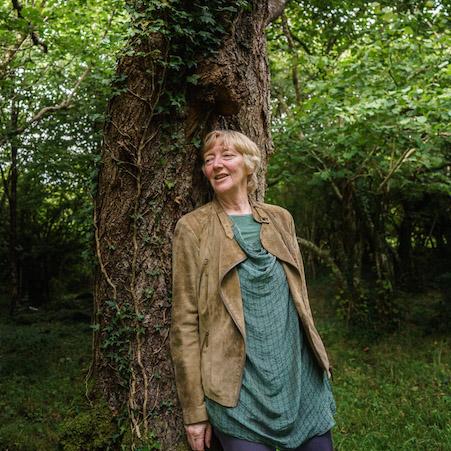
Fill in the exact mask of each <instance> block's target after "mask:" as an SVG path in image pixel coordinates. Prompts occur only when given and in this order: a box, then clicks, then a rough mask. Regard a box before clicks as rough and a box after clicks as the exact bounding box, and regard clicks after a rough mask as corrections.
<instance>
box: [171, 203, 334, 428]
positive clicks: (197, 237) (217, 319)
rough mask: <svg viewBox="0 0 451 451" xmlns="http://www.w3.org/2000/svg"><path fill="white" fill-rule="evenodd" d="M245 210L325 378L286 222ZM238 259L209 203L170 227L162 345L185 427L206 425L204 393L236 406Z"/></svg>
mask: <svg viewBox="0 0 451 451" xmlns="http://www.w3.org/2000/svg"><path fill="white" fill-rule="evenodd" d="M251 207H252V214H253V216H254V218H255V220H256V221H258V222H260V223H261V224H262V227H261V232H260V237H261V242H262V245H263V247H264V248H265V249H266V250H267V251H268V252H270V253H271V254H273V255H274V256H276V257H277V258H278V259H279V260H280V261H281V262H282V265H283V268H284V270H285V273H286V277H287V281H288V284H289V287H290V291H291V294H292V297H293V300H294V303H295V305H296V309H297V311H298V313H299V317H300V318H301V320H302V325H303V327H304V331H305V333H306V336H307V338H308V341H309V343H310V346H311V349H312V350H313V353H314V355H315V357H316V359H317V361H318V363H319V365H320V366H321V367H322V368H324V370H325V371H326V372H327V374H328V376H329V377H330V368H329V360H328V357H327V354H326V350H325V348H324V345H323V342H322V341H321V338H320V336H319V334H318V332H317V330H316V328H315V325H314V323H313V317H312V313H311V311H310V306H309V300H308V295H307V287H306V284H305V276H304V266H303V263H302V258H301V254H300V251H299V246H298V243H297V240H296V233H295V228H294V222H293V218H292V217H291V215H290V213H289V212H288V211H287V210H285V209H283V208H281V207H277V206H275V205H269V204H265V203H258V202H251ZM245 258H246V255H245V254H244V252H243V251H242V250H241V248H240V246H239V245H238V243H237V242H236V241H235V240H234V239H233V231H232V222H231V220H230V218H229V217H228V215H227V214H226V213H225V212H224V210H223V209H222V207H221V205H220V203H219V202H218V201H217V200H216V199H214V200H213V201H212V202H210V203H208V204H206V205H204V206H202V207H200V208H198V209H196V210H194V211H192V212H191V213H188V214H187V215H185V216H183V217H182V218H181V219H180V220H179V221H178V223H177V225H176V228H175V234H174V242H173V266H172V270H173V291H172V295H173V299H172V303H173V304H172V323H171V330H170V346H171V354H172V360H173V364H174V369H175V381H176V386H177V392H178V396H179V400H180V404H181V407H182V411H183V419H184V422H185V424H192V423H197V422H201V421H205V420H207V419H208V417H207V412H206V408H205V404H204V395H206V396H208V397H209V398H210V399H212V400H214V401H216V402H218V403H219V404H222V405H224V406H227V407H234V406H236V405H237V403H238V398H239V393H240V388H241V382H242V377H243V370H244V363H245V359H246V351H245V347H246V330H245V325H244V315H243V305H242V298H241V292H240V283H239V278H238V272H237V270H236V266H237V265H238V264H239V263H240V262H242V261H243V260H245Z"/></svg>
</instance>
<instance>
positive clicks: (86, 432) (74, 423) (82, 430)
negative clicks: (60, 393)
mask: <svg viewBox="0 0 451 451" xmlns="http://www.w3.org/2000/svg"><path fill="white" fill-rule="evenodd" d="M111 420H112V418H111V411H110V409H109V408H108V406H105V405H101V404H98V405H96V406H95V407H94V408H92V409H90V410H87V411H82V412H80V413H79V414H78V415H76V416H75V417H74V418H69V419H67V420H65V421H64V422H63V423H62V424H61V427H60V434H59V444H60V447H61V449H63V450H64V451H79V450H80V451H81V450H108V449H112V448H111V447H110V445H111V443H112V437H113V436H114V433H115V425H114V424H113V423H112V421H111Z"/></svg>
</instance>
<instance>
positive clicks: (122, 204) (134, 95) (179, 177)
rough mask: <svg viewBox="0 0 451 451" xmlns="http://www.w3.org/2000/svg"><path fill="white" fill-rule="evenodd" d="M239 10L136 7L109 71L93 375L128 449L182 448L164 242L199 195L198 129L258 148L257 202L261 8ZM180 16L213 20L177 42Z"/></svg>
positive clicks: (98, 206)
mask: <svg viewBox="0 0 451 451" xmlns="http://www.w3.org/2000/svg"><path fill="white" fill-rule="evenodd" d="M151 3H155V2H151ZM158 3H159V2H158ZM200 3H202V2H200ZM250 3H251V7H250V8H249V9H248V11H247V12H243V11H233V10H227V12H224V10H222V9H220V7H221V5H222V6H224V5H225V4H227V5H229V6H230V4H233V2H230V1H229V2H224V1H210V2H205V5H208V6H204V7H203V9H202V12H201V14H202V15H203V16H200V15H199V14H200V13H199V12H198V11H197V10H196V8H197V6H196V5H193V4H192V3H191V2H179V5H178V6H177V11H175V10H174V7H173V6H171V8H172V10H171V11H169V12H168V11H166V10H165V9H164V7H163V6H161V9H155V8H153V10H151V8H149V11H151V12H148V11H144V10H142V9H141V10H138V13H137V14H136V17H138V19H136V20H137V21H139V23H135V24H134V26H135V27H136V28H137V29H140V30H144V31H141V32H140V34H136V35H135V37H134V38H133V39H132V41H131V43H130V45H129V49H128V50H127V51H126V52H125V56H123V57H122V58H121V59H120V61H119V64H118V69H117V75H118V82H117V83H116V88H117V89H118V91H119V93H118V95H116V96H115V97H114V98H113V99H111V101H110V103H109V106H108V120H107V122H106V125H105V129H104V143H103V148H102V151H101V166H100V172H99V178H98V191H97V194H96V199H95V212H94V222H95V237H96V253H97V258H98V270H97V272H96V281H95V293H94V299H95V323H96V325H95V330H96V331H97V332H96V333H95V335H94V364H93V370H94V372H93V374H94V376H95V380H96V381H97V382H98V384H97V386H98V387H99V388H100V389H101V391H102V393H103V395H104V396H105V398H106V399H107V401H108V403H109V405H110V407H111V408H112V409H113V412H114V413H115V414H116V415H118V417H121V416H122V415H123V414H124V411H125V416H126V417H127V419H129V420H130V422H131V430H132V447H134V446H135V445H137V444H138V443H147V444H149V443H150V444H151V442H152V440H157V441H159V443H160V444H161V446H162V449H164V450H173V449H184V445H183V443H184V431H183V427H182V419H181V412H180V411H179V408H178V403H177V398H176V392H175V386H174V378H173V370H172V364H171V361H170V356H169V346H168V340H167V338H168V332H169V326H170V307H171V301H170V299H171V239H172V233H173V229H174V226H175V223H176V221H177V220H178V219H179V218H180V216H181V215H183V214H185V213H187V212H189V211H191V210H192V209H194V208H195V207H197V206H200V205H201V204H203V203H204V202H205V201H207V200H208V198H209V191H208V187H207V183H206V181H205V180H203V176H202V175H201V170H200V161H199V155H198V153H199V145H200V142H201V139H202V138H203V136H205V134H206V133H207V132H209V131H210V130H212V129H214V128H228V129H234V130H239V131H242V132H243V133H245V134H247V135H248V136H249V137H250V138H251V139H253V140H254V141H255V142H256V143H257V144H258V145H259V146H260V148H261V150H262V157H263V158H262V163H263V164H262V169H261V172H260V174H259V176H260V179H259V180H260V184H259V188H258V191H257V197H258V198H259V199H262V198H263V195H264V173H265V169H266V159H267V155H268V154H269V153H270V151H271V147H272V143H271V138H270V132H269V104H268V99H269V77H268V67H267V61H266V42H265V36H264V29H265V26H266V24H267V22H268V20H269V18H270V17H269V16H270V14H271V13H270V5H268V1H263V2H262V1H256V0H255V1H252V2H250ZM137 4H141V2H137ZM161 5H163V2H161ZM165 5H167V4H166V3H165ZM141 6H142V4H141ZM215 8H216V9H215ZM155 11H157V12H155ZM157 13H158V15H159V16H158V17H157V16H156V14H157ZM169 13H170V14H169ZM182 13H183V14H185V15H188V16H189V17H190V19H192V20H190V21H187V22H186V23H189V24H191V25H189V26H191V27H195V26H196V20H198V18H199V17H204V16H205V14H207V13H209V14H210V16H211V17H213V18H214V20H215V22H216V23H215V24H209V25H208V27H207V28H205V24H204V29H202V28H201V27H200V28H199V30H192V31H193V33H191V34H190V33H188V32H187V33H186V35H184V39H182V38H181V37H180V36H181V35H179V36H178V35H177V34H176V33H177V28H176V25H177V23H176V21H177V20H182V19H180V18H183V17H185V16H183V14H182ZM196 14H197V16H196ZM196 17H197V19H196ZM177 18H179V19H177ZM158 19H161V22H159V21H158ZM171 21H172V22H171ZM161 23H164V24H165V25H158V26H159V27H160V29H158V30H156V31H155V27H156V25H155V24H161ZM171 23H172V25H171ZM186 23H185V25H184V26H188V25H186ZM193 24H194V25H193ZM170 26H172V28H169V27H170ZM146 27H149V28H150V29H151V30H152V32H149V31H148V30H147V28H146ZM163 27H166V28H163ZM221 27H222V28H223V29H224V32H223V34H222V35H220V37H221V40H220V42H219V43H218V46H217V49H216V50H217V51H216V52H210V53H209V54H208V55H207V54H205V49H202V48H201V46H198V47H196V44H195V43H194V44H193V39H196V38H195V37H194V38H193V36H197V35H198V33H199V32H201V31H202V30H207V29H210V28H211V29H213V30H215V33H216V35H218V34H219V32H216V30H218V29H220V28H221ZM179 28H180V27H179ZM146 30H147V31H146ZM168 30H169V32H168ZM174 30H175V31H174ZM188 31H189V30H188ZM194 33H197V34H194ZM187 36H188V37H187ZM188 38H189V39H188ZM207 38H208V36H207ZM207 38H206V39H207ZM190 46H191V47H190ZM192 46H194V47H195V48H194V49H193V48H192ZM212 50H215V49H212ZM190 58H191V59H193V61H188V60H189V59H190ZM180 60H181V62H180ZM177 63H179V64H178V66H177ZM193 67H194V68H195V69H193Z"/></svg>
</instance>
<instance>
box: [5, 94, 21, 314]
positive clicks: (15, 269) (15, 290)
mask: <svg viewBox="0 0 451 451" xmlns="http://www.w3.org/2000/svg"><path fill="white" fill-rule="evenodd" d="M18 116H19V112H18V110H17V105H16V100H15V99H13V101H12V107H11V129H14V128H15V127H17V122H18ZM10 146H11V169H10V177H9V193H8V201H9V264H10V278H11V280H10V284H11V285H10V287H11V293H10V304H9V314H10V316H13V315H14V314H15V313H16V309H17V305H18V302H19V259H18V255H17V179H18V170H17V150H18V149H17V139H16V138H14V137H13V138H12V139H11V141H10ZM6 188H8V187H6Z"/></svg>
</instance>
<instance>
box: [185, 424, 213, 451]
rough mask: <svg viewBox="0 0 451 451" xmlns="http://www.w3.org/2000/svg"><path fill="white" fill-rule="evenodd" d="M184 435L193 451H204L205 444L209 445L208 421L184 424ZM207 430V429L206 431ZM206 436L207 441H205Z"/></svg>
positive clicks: (209, 427)
mask: <svg viewBox="0 0 451 451" xmlns="http://www.w3.org/2000/svg"><path fill="white" fill-rule="evenodd" d="M185 431H186V437H187V439H188V443H189V445H190V446H191V449H192V450H193V451H205V444H207V446H208V447H210V440H211V426H210V424H209V423H208V422H203V423H196V424H189V425H187V426H185ZM207 431H209V432H208V433H207ZM207 437H208V442H207Z"/></svg>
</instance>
